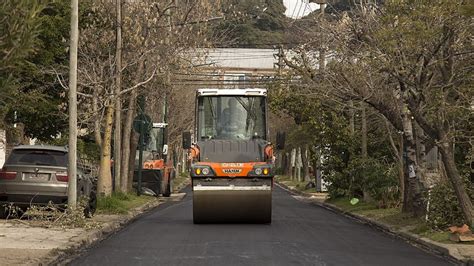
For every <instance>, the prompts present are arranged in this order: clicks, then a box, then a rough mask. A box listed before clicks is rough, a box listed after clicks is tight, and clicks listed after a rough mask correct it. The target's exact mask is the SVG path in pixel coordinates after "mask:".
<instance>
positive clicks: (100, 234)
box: [38, 195, 185, 265]
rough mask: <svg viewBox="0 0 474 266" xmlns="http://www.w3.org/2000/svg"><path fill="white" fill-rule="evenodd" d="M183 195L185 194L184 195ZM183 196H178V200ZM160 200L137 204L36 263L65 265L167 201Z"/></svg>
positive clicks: (170, 199) (171, 199)
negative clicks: (115, 218) (115, 219)
mask: <svg viewBox="0 0 474 266" xmlns="http://www.w3.org/2000/svg"><path fill="white" fill-rule="evenodd" d="M184 196H185V195H184ZM184 196H183V197H178V198H179V200H181V199H183V198H184ZM167 201H173V198H172V197H170V198H169V200H167ZM167 201H162V200H157V201H154V202H150V203H147V204H145V205H142V206H139V207H137V208H135V209H133V210H131V211H130V212H129V213H128V214H126V215H124V217H121V218H120V219H119V220H117V221H113V222H109V223H105V224H104V226H103V227H102V228H101V229H96V230H94V231H92V232H90V233H87V234H84V235H82V236H79V237H78V239H77V241H76V242H75V243H73V244H71V245H69V246H67V247H66V248H61V249H54V250H52V251H51V252H50V254H49V255H48V256H47V257H45V258H43V259H41V260H40V262H39V263H38V264H39V265H66V264H68V263H69V262H71V261H72V260H74V259H75V258H76V257H77V256H78V255H80V254H82V251H84V250H85V249H87V248H89V247H90V246H92V245H94V244H96V243H99V242H100V241H102V240H104V239H106V238H107V237H109V236H110V235H112V234H114V233H116V232H118V231H120V230H121V229H123V228H124V227H125V226H127V225H129V224H131V223H133V222H135V221H136V220H138V219H139V218H141V217H143V216H144V215H146V214H148V213H150V212H151V211H153V210H154V209H155V208H157V207H158V206H160V205H161V204H163V203H165V202H167Z"/></svg>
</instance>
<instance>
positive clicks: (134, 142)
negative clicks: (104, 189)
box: [127, 131, 138, 191]
mask: <svg viewBox="0 0 474 266" xmlns="http://www.w3.org/2000/svg"><path fill="white" fill-rule="evenodd" d="M137 147H138V134H137V133H136V132H135V131H132V138H131V140H130V157H129V158H128V176H129V178H128V180H127V188H128V191H131V190H132V189H133V175H134V173H135V161H136V160H135V158H136V156H137Z"/></svg>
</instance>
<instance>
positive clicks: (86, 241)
mask: <svg viewBox="0 0 474 266" xmlns="http://www.w3.org/2000/svg"><path fill="white" fill-rule="evenodd" d="M185 195H186V193H177V194H172V195H171V197H170V198H156V200H153V201H151V202H149V203H147V204H145V205H143V206H140V207H137V208H135V209H133V210H131V211H129V213H128V214H125V215H105V214H99V215H96V216H94V217H93V218H92V221H93V222H94V223H95V224H97V226H98V228H95V229H85V228H74V229H63V228H43V227H35V226H34V224H33V222H31V221H26V220H0V265H49V264H57V263H59V262H61V261H62V260H63V259H65V258H67V257H68V256H69V254H77V251H78V250H79V249H81V248H84V247H87V246H89V245H91V244H92V243H94V242H96V241H98V240H101V239H103V238H105V237H107V236H108V235H110V234H111V233H113V232H116V231H117V230H119V229H120V228H122V227H123V226H125V225H127V224H129V223H131V222H132V221H134V220H136V219H138V218H139V217H141V216H142V215H143V214H145V213H146V212H148V211H151V210H152V209H154V208H155V207H157V206H159V205H161V204H163V203H164V202H166V201H179V200H181V199H182V198H184V196H185Z"/></svg>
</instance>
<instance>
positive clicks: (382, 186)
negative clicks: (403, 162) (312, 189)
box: [327, 157, 400, 208]
mask: <svg viewBox="0 0 474 266" xmlns="http://www.w3.org/2000/svg"><path fill="white" fill-rule="evenodd" d="M327 181H329V183H330V184H329V186H328V192H329V196H330V197H331V198H338V197H362V196H363V191H366V192H368V193H369V195H370V196H371V197H372V199H373V200H374V201H376V203H377V204H378V206H379V207H384V208H385V207H391V206H394V205H397V204H398V201H399V198H400V190H399V186H398V179H397V178H396V171H395V168H394V167H393V166H391V165H387V164H384V163H381V162H380V161H378V160H376V159H373V158H367V159H362V158H357V157H356V158H354V159H352V160H350V161H349V164H348V166H347V168H345V169H343V170H342V171H339V172H332V174H331V175H329V176H328V177H327Z"/></svg>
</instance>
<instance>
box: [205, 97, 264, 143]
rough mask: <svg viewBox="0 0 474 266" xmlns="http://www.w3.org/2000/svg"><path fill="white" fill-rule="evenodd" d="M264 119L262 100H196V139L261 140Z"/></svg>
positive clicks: (235, 98) (207, 98) (220, 98)
mask: <svg viewBox="0 0 474 266" xmlns="http://www.w3.org/2000/svg"><path fill="white" fill-rule="evenodd" d="M265 117H266V116H265V97H260V96H206V97H200V98H199V99H198V138H199V140H208V139H224V140H249V139H254V138H262V139H265V138H266V130H265Z"/></svg>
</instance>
